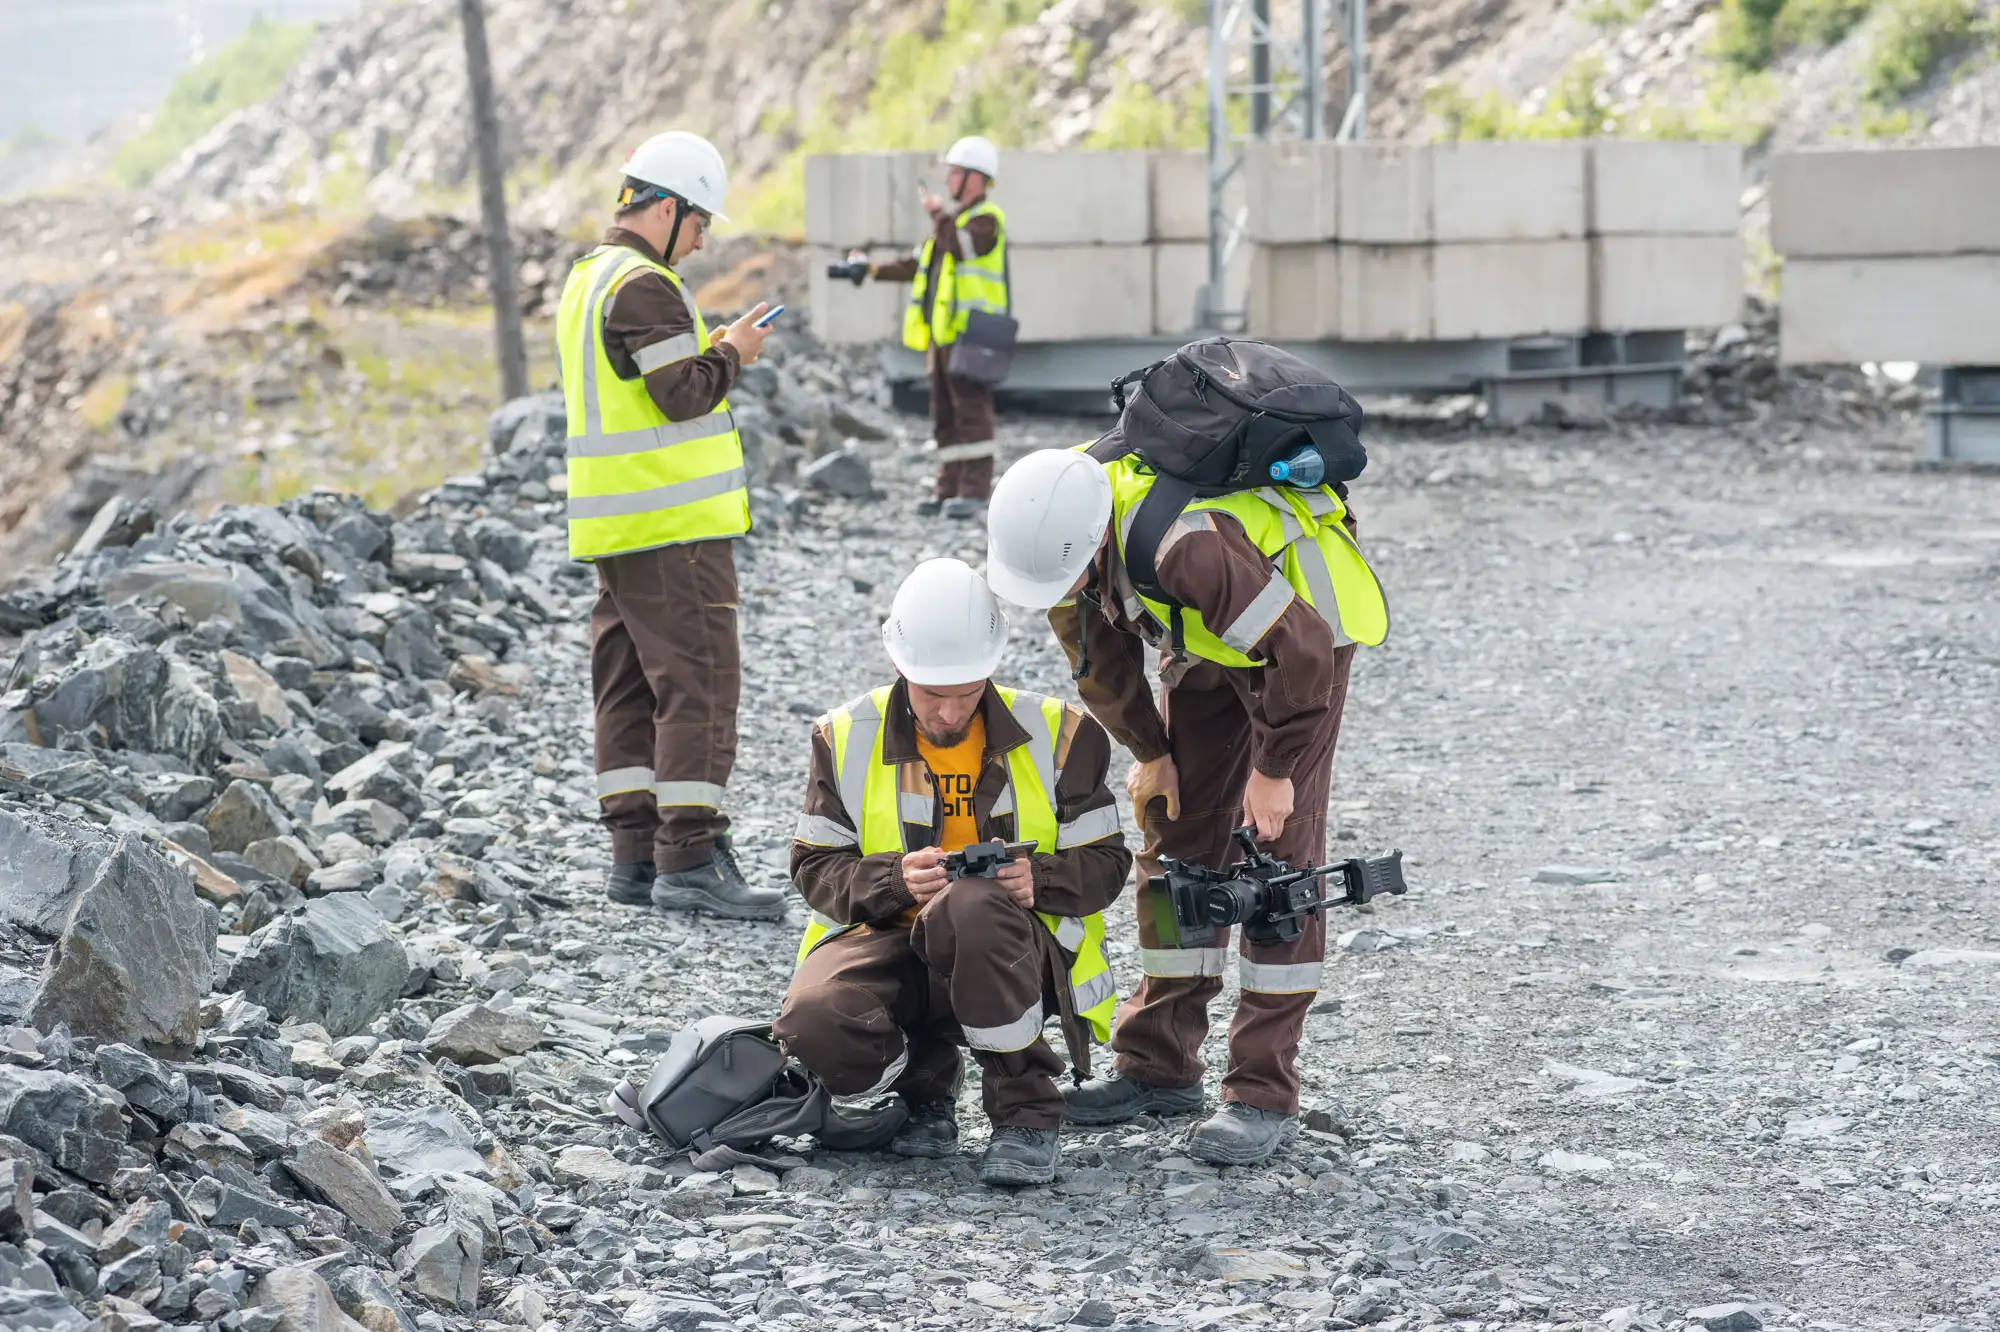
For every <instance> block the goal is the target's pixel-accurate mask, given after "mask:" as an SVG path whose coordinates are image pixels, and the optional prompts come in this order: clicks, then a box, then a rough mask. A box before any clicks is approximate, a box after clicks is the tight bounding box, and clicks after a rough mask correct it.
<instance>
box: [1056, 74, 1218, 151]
mask: <svg viewBox="0 0 2000 1332" xmlns="http://www.w3.org/2000/svg"><path fill="white" fill-rule="evenodd" d="M1207 142H1208V87H1207V85H1206V84H1204V83H1201V82H1199V81H1190V82H1189V84H1188V87H1187V91H1186V94H1185V95H1184V96H1182V97H1181V98H1180V100H1178V101H1169V100H1167V99H1166V98H1164V97H1162V96H1160V95H1159V93H1158V92H1156V91H1155V90H1154V89H1153V87H1152V85H1151V84H1146V83H1139V82H1137V81H1135V80H1134V79H1132V78H1130V77H1129V76H1128V75H1127V74H1126V73H1125V66H1124V65H1123V64H1122V63H1121V64H1120V65H1119V66H1118V69H1117V70H1116V72H1115V73H1113V75H1112V76H1111V95H1110V96H1109V97H1107V98H1106V99H1105V100H1104V104H1103V105H1102V106H1100V107H1098V109H1097V124H1096V126H1095V127H1094V128H1093V129H1092V130H1091V131H1090V135H1089V137H1088V138H1086V139H1085V140H1084V142H1083V146H1084V147H1085V148H1093V149H1096V148H1200V147H1202V146H1203V145H1204V144H1206V143H1207Z"/></svg>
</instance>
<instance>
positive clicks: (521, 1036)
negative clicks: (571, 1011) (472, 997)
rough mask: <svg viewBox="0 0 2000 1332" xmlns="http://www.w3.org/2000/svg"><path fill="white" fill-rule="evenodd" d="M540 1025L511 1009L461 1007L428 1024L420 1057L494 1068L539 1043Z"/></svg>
mask: <svg viewBox="0 0 2000 1332" xmlns="http://www.w3.org/2000/svg"><path fill="white" fill-rule="evenodd" d="M543 1026H544V1024H543V1022H542V1020H541V1019H540V1018H537V1017H530V1016H529V1015H528V1014H526V1013H518V1012H515V1011H513V1010H511V1009H505V1008H489V1007H487V1006H486V1005H485V1004H464V1005H461V1006H460V1007H458V1008H454V1009H452V1010H451V1012H449V1013H446V1014H445V1015H444V1016H443V1017H441V1018H439V1019H438V1020H437V1021H436V1022H434V1023H432V1024H431V1029H430V1031H429V1032H428V1033H427V1034H426V1035H425V1036H424V1053H425V1054H427V1055H432V1056H440V1055H441V1056H443V1057H444V1058H446V1059H450V1060H454V1061H456V1062H457V1063H460V1064H466V1065H472V1064H497V1063H499V1062H500V1061H501V1060H502V1059H505V1058H506V1057H507V1056H508V1055H517V1054H526V1053H527V1052H528V1051H530V1050H532V1049H534V1048H535V1046H536V1045H537V1044H538V1043H540V1041H541V1039H542V1030H543Z"/></svg>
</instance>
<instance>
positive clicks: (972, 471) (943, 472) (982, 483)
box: [926, 347, 994, 500]
mask: <svg viewBox="0 0 2000 1332" xmlns="http://www.w3.org/2000/svg"><path fill="white" fill-rule="evenodd" d="M950 359H951V349H950V348H949V347H945V348H937V347H933V348H931V351H930V355H929V356H928V357H927V358H926V360H927V362H928V367H929V370H930V377H931V425H932V431H931V433H932V435H933V436H934V437H935V438H936V440H937V446H938V447H939V448H940V449H948V448H955V447H958V446H960V445H964V444H981V443H985V442H987V441H989V440H991V439H992V438H993V433H994V420H993V390H992V389H990V388H988V387H987V386H986V385H984V384H975V383H973V382H972V381H971V380H969V379H954V378H952V377H951V376H950V375H948V374H946V373H945V365H946V363H947V362H949V360H950ZM931 493H932V494H933V495H935V496H936V497H937V498H938V499H941V500H946V499H976V500H984V499H987V498H989V497H991V495H992V494H993V455H992V454H991V453H990V452H989V453H988V454H987V455H986V456H985V457H983V458H963V459H959V460H957V461H953V462H943V463H939V464H938V473H937V481H936V482H935V483H934V485H933V487H932V491H931Z"/></svg>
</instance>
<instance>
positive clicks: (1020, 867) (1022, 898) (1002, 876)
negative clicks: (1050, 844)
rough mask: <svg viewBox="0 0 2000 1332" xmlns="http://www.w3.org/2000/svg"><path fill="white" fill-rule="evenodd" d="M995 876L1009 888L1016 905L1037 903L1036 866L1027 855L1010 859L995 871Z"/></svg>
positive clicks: (1010, 895)
mask: <svg viewBox="0 0 2000 1332" xmlns="http://www.w3.org/2000/svg"><path fill="white" fill-rule="evenodd" d="M993 878H994V881H995V882H997V883H998V884H999V885H1000V886H1001V887H1002V888H1004V889H1006V890H1007V896H1009V897H1011V898H1013V899H1014V905H1015V906H1018V907H1028V908H1032V907H1033V906H1034V905H1035V866H1034V862H1033V861H1031V860H1029V859H1028V858H1027V857H1026V856H1018V857H1016V858H1015V859H1013V860H1010V861H1008V862H1007V863H1006V864H1004V865H1002V866H1001V867H1000V868H999V870H998V871H996V872H995V873H994V875H993Z"/></svg>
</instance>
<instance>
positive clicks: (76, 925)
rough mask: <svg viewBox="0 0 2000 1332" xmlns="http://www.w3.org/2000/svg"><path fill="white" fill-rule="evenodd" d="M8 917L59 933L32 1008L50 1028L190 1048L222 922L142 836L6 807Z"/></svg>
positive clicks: (3, 896) (1, 853)
mask: <svg viewBox="0 0 2000 1332" xmlns="http://www.w3.org/2000/svg"><path fill="white" fill-rule="evenodd" d="M0 917H4V918H5V919H7V920H9V921H12V922H14V923H16V924H20V925H24V926H26V927H28V928H30V929H32V930H35V931H37V932H38V933H43V934H54V935H56V936H58V937H57V941H56V947H55V951H54V952H53V953H52V954H51V956H50V958H49V962H48V965H47V967H46V968H45V969H44V971H43V973H42V978H41V983H40V986H39V987H38V988H37V990H36V992H35V995H34V997H33V999H32V1000H30V1001H29V1005H28V1013H29V1015H30V1017H31V1019H32V1020H33V1022H34V1023H35V1024H36V1025H37V1026H39V1027H41V1028H42V1029H43V1030H44V1031H46V1030H49V1029H50V1028H52V1027H54V1026H55V1025H56V1024H57V1023H59V1022H64V1023H68V1024H69V1028H70V1030H71V1031H72V1032H74V1033H75V1034H77V1035H79V1036H89V1037H91V1038H92V1039H94V1040H100V1041H108V1042H114V1043H116V1042H122V1043H125V1044H130V1045H137V1046H142V1047H148V1048H154V1049H159V1050H163V1051H168V1052H173V1053H182V1052H185V1051H188V1050H191V1049H192V1048H193V1046H194V1041H195V1037H196V1035H197V1033H198V1032H199V1031H200V1016H201V1011H200V1010H201V1001H202V998H203V996H205V995H206V994H207V993H208V988H209V980H210V977H211V975H212V974H213V972H214V967H215V936H216V931H217V930H218V929H219V928H220V922H219V918H218V916H217V915H216V911H215V908H214V907H212V906H210V905H209V904H208V903H206V902H203V901H202V900H200V899H199V898H198V897H196V896H195V891H194V882H193V880H192V879H190V878H189V877H188V875H187V873H186V871H184V870H182V869H180V868H179V867H178V866H176V865H174V864H172V863H171V862H170V861H168V860H167V859H166V858H165V857H164V856H162V855H161V854H160V853H159V852H157V851H155V850H154V849H152V848H151V847H150V846H148V845H147V844H146V843H145V842H143V841H141V840H140V839H139V838H138V837H136V836H134V835H132V834H127V835H125V836H123V837H121V838H119V839H118V840H116V841H115V842H114V841H113V840H111V839H110V838H108V837H106V836H105V835H104V834H102V833H100V832H98V831H97V830H96V829H95V828H90V827H79V826H77V825H75V824H67V823H63V822H60V821H58V820H55V819H52V818H48V817H45V816H42V815H36V814H16V813H14V812H12V811H9V810H0Z"/></svg>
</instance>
